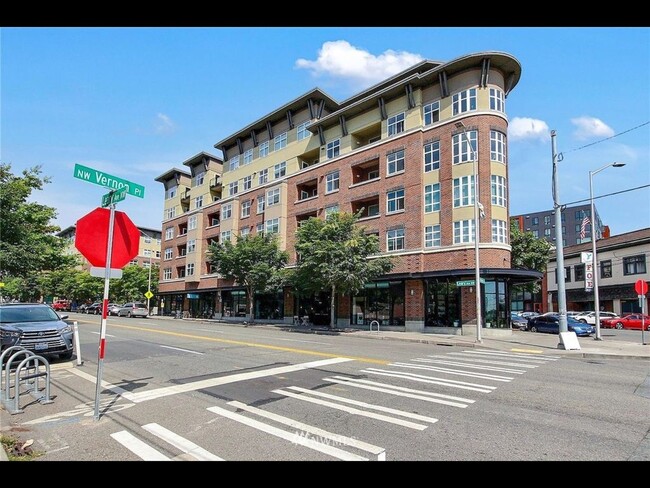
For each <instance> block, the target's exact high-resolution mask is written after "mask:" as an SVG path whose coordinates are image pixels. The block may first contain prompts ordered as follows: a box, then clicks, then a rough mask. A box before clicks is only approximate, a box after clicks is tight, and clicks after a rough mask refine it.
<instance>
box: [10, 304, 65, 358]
mask: <svg viewBox="0 0 650 488" xmlns="http://www.w3.org/2000/svg"><path fill="white" fill-rule="evenodd" d="M67 318H68V316H67V315H61V316H59V314H57V313H56V312H55V311H54V309H53V308H52V307H50V306H49V305H48V304H46V303H3V304H0V350H5V349H7V348H8V347H11V346H22V347H24V348H25V349H28V350H30V351H33V352H34V353H35V354H38V355H53V354H56V355H58V356H59V357H60V358H61V359H70V358H71V357H72V353H73V349H72V340H73V336H74V332H73V330H72V326H71V325H69V324H67V323H66V322H64V320H65V319H67Z"/></svg>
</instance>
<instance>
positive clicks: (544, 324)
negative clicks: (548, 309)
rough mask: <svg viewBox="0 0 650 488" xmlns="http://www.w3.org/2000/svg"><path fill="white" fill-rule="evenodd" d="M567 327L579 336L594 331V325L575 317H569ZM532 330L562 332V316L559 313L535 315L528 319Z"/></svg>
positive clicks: (552, 332)
mask: <svg viewBox="0 0 650 488" xmlns="http://www.w3.org/2000/svg"><path fill="white" fill-rule="evenodd" d="M566 320H567V329H568V330H569V332H575V333H576V335H577V336H589V335H591V334H593V333H594V327H593V326H591V325H589V324H584V323H582V322H580V321H579V320H576V319H574V318H573V317H567V319H566ZM528 330H529V331H530V332H547V333H550V334H559V333H560V316H559V315H558V314H557V313H546V314H544V315H540V316H538V317H533V318H531V319H530V320H529V321H528Z"/></svg>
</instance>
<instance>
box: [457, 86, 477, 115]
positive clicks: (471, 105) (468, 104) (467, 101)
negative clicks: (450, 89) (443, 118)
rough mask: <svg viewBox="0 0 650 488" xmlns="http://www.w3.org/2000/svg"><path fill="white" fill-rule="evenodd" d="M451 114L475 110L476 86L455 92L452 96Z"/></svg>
mask: <svg viewBox="0 0 650 488" xmlns="http://www.w3.org/2000/svg"><path fill="white" fill-rule="evenodd" d="M452 110H453V115H458V114H462V113H464V112H469V111H470V110H476V88H470V89H468V90H464V91H462V92H458V93H456V94H455V95H454V96H453V97H452Z"/></svg>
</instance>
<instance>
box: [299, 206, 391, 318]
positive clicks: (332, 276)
mask: <svg viewBox="0 0 650 488" xmlns="http://www.w3.org/2000/svg"><path fill="white" fill-rule="evenodd" d="M359 215H360V214H358V213H357V214H350V213H345V212H343V213H340V212H335V213H333V214H331V215H329V216H328V218H327V219H325V220H322V219H318V218H315V217H312V218H310V219H308V220H307V221H305V222H303V223H302V225H301V226H300V227H299V228H298V231H297V232H296V244H295V249H296V252H297V253H298V263H297V265H296V269H295V273H294V276H293V283H294V285H295V287H296V289H297V290H300V294H301V295H307V294H311V293H314V292H318V291H329V292H330V293H331V307H330V327H335V326H336V315H335V310H334V305H335V303H336V295H337V293H342V294H344V295H353V294H355V293H357V292H358V291H359V290H361V289H362V288H363V286H364V285H365V284H366V283H368V282H370V281H372V280H373V279H376V278H378V277H379V276H381V275H383V274H386V273H388V272H389V271H390V270H391V269H392V268H393V265H394V264H393V261H392V258H390V257H387V256H377V254H378V253H379V240H378V238H377V236H375V235H373V234H366V233H365V229H364V227H362V226H359V225H357V220H358V219H359Z"/></svg>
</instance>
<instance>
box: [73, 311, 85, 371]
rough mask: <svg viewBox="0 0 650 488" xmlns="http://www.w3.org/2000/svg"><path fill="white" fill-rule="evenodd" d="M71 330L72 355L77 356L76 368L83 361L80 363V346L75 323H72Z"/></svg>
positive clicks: (81, 362) (77, 328)
mask: <svg viewBox="0 0 650 488" xmlns="http://www.w3.org/2000/svg"><path fill="white" fill-rule="evenodd" d="M72 329H73V330H74V343H73V345H74V354H75V356H77V366H81V365H82V364H83V361H81V346H80V345H79V327H78V326H77V321H76V320H75V321H74V322H72Z"/></svg>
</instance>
